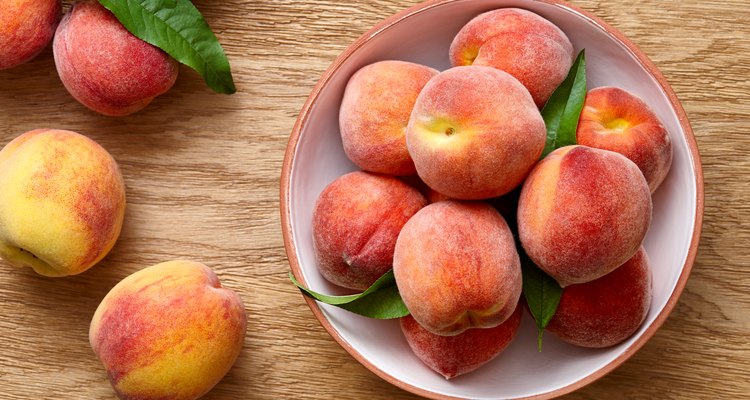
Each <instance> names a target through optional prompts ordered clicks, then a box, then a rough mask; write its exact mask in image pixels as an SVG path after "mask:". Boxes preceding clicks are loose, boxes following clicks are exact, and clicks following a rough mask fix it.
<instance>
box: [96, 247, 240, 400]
mask: <svg viewBox="0 0 750 400" xmlns="http://www.w3.org/2000/svg"><path fill="white" fill-rule="evenodd" d="M246 327H247V317H246V315H245V307H244V305H243V304H242V300H241V299H240V297H239V296H237V294H236V293H235V292H233V291H231V290H229V289H225V288H222V287H221V284H220V283H219V280H218V278H217V277H216V275H215V274H214V272H213V271H211V269H210V268H208V267H207V266H205V265H203V264H201V263H197V262H192V261H185V260H179V261H170V262H165V263H161V264H157V265H154V266H151V267H148V268H145V269H142V270H140V271H138V272H136V273H134V274H132V275H130V276H128V277H127V278H125V279H123V280H122V281H120V283H118V284H117V285H115V287H113V288H112V290H111V291H110V292H109V293H108V294H107V295H106V296H105V297H104V299H103V300H102V302H101V304H100V305H99V307H98V308H97V309H96V312H95V313H94V317H93V319H92V320H91V327H90V330H89V341H90V343H91V348H92V349H94V352H95V353H96V355H97V357H99V359H100V360H101V362H102V364H104V367H105V369H106V370H107V374H108V376H109V380H110V382H111V383H112V386H113V387H114V389H115V392H116V393H117V396H118V397H119V398H121V399H123V400H135V399H139V400H152V399H153V400H156V399H172V400H193V399H197V398H199V397H200V396H202V395H203V394H205V393H206V392H208V391H209V390H211V388H213V387H214V386H215V385H216V384H217V383H218V382H219V381H220V380H221V378H222V377H223V376H224V375H226V373H227V372H228V371H229V369H230V368H231V366H232V364H234V361H235V360H236V359H237V356H238V355H239V354H240V351H241V350H242V344H243V342H244V340H245V330H246Z"/></svg>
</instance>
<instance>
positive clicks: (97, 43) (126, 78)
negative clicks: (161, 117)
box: [52, 1, 178, 116]
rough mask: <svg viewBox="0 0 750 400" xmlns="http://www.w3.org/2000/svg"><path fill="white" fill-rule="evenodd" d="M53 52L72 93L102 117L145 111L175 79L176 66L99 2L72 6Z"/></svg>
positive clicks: (172, 60)
mask: <svg viewBox="0 0 750 400" xmlns="http://www.w3.org/2000/svg"><path fill="white" fill-rule="evenodd" d="M52 47H53V51H54V56H55V65H56V67H57V72H58V74H59V75H60V79H61V80H62V83H63V85H65V88H66V89H68V92H70V94H71V95H72V96H73V97H75V99H76V100H78V101H79V102H81V103H82V104H83V105H85V106H86V107H88V108H90V109H92V110H94V111H96V112H99V113H101V114H104V115H109V116H122V115H128V114H132V113H134V112H136V111H138V110H141V109H142V108H144V107H146V105H148V104H149V103H150V102H151V101H152V100H153V99H154V97H156V96H159V95H160V94H163V93H164V92H166V91H167V90H169V88H171V87H172V85H173V84H174V82H175V80H176V79H177V71H178V68H177V67H178V64H177V61H175V60H174V59H173V58H172V57H170V56H169V55H167V54H166V53H165V52H163V51H161V50H160V49H158V48H157V47H155V46H152V45H150V44H148V43H146V42H144V41H142V40H141V39H138V38H137V37H135V36H133V35H132V34H131V33H130V32H128V31H127V29H125V27H124V26H122V24H120V22H119V21H118V20H117V18H115V16H114V15H112V13H111V12H109V11H108V10H107V9H105V8H104V7H102V6H101V5H100V4H99V3H98V2H96V1H79V2H76V3H75V4H74V5H73V8H72V9H71V10H70V12H68V14H67V15H65V17H64V18H63V20H62V22H60V26H58V28H57V32H56V33H55V40H54V43H53V46H52Z"/></svg>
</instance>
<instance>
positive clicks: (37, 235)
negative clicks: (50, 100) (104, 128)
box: [0, 129, 125, 276]
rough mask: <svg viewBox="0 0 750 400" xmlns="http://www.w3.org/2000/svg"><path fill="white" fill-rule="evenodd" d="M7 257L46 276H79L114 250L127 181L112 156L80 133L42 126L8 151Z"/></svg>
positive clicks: (1, 174)
mask: <svg viewBox="0 0 750 400" xmlns="http://www.w3.org/2000/svg"><path fill="white" fill-rule="evenodd" d="M0 187H1V188H2V190H0V257H2V258H3V259H5V260H7V261H8V262H9V263H11V264H13V265H16V266H19V267H23V266H29V267H31V268H33V269H34V270H35V271H36V272H37V273H39V274H41V275H45V276H66V275H75V274H79V273H81V272H83V271H85V270H87V269H88V268H90V267H92V266H93V265H94V264H96V263H97V262H99V261H100V260H101V259H102V258H104V256H105V255H107V253H108V252H109V251H110V250H111V249H112V246H114V244H115V242H116V241H117V238H118V236H119V235H120V230H121V228H122V222H123V218H124V216H125V184H124V182H123V179H122V175H121V174H120V169H119V168H118V166H117V163H116V162H115V160H114V159H113V158H112V156H111V155H110V154H109V153H108V152H107V151H106V150H104V148H102V147H101V146H100V145H99V144H97V143H96V142H94V141H93V140H91V139H89V138H87V137H85V136H83V135H80V134H78V133H75V132H71V131H65V130H54V129H37V130H33V131H30V132H27V133H24V134H23V135H21V136H19V137H17V138H16V139H15V140H13V141H11V142H10V143H8V144H7V145H6V146H5V147H4V148H3V149H2V151H0Z"/></svg>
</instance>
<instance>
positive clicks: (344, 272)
mask: <svg viewBox="0 0 750 400" xmlns="http://www.w3.org/2000/svg"><path fill="white" fill-rule="evenodd" d="M425 204H426V200H425V199H424V197H423V196H422V195H421V194H420V193H419V191H417V190H416V189H414V188H413V187H411V186H409V185H407V184H406V183H404V182H402V181H401V180H399V179H398V178H395V177H391V176H387V175H377V174H372V173H369V172H364V171H357V172H351V173H349V174H346V175H344V176H341V177H339V178H338V179H336V180H335V181H333V182H332V183H331V184H329V185H328V186H327V187H326V188H325V189H324V190H323V192H322V193H321V194H320V196H319V197H318V201H317V202H316V204H315V209H314V211H313V222H312V230H313V246H314V249H315V258H316V260H317V264H318V270H319V271H320V273H321V275H323V277H324V278H326V279H327V280H328V281H330V282H332V283H335V284H336V285H339V286H343V287H345V288H350V289H357V290H364V289H367V288H368V287H369V286H370V285H372V284H373V283H374V282H375V281H376V280H377V279H378V278H380V276H382V275H383V274H384V273H386V272H388V270H390V269H391V265H392V264H393V249H394V247H395V246H396V238H397V237H398V234H399V232H400V231H401V228H402V227H403V226H404V224H405V223H406V221H407V220H409V218H410V217H411V216H412V215H414V214H415V213H416V212H417V211H419V210H420V209H421V208H422V207H424V206H425Z"/></svg>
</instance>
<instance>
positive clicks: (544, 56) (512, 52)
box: [450, 8, 575, 108]
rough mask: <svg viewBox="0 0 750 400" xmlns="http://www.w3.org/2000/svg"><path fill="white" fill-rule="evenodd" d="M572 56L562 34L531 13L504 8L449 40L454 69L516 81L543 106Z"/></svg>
mask: <svg viewBox="0 0 750 400" xmlns="http://www.w3.org/2000/svg"><path fill="white" fill-rule="evenodd" d="M574 58H575V54H574V52H573V45H572V44H571V43H570V40H569V39H568V37H567V36H566V35H565V33H564V32H563V31H562V30H560V28H558V27H557V26H555V25H554V24H553V23H551V22H550V21H548V20H546V19H544V18H542V17H541V16H539V15H537V14H534V13H533V12H531V11H527V10H523V9H519V8H502V9H498V10H493V11H488V12H486V13H483V14H480V15H478V16H477V17H475V18H474V19H472V20H471V21H469V23H467V24H466V25H465V26H464V27H463V28H461V30H460V31H459V32H458V34H457V35H456V37H455V38H454V39H453V42H452V43H451V47H450V59H451V63H452V64H453V65H454V66H459V65H484V66H490V67H494V68H498V69H501V70H503V71H505V72H507V73H509V74H511V75H513V76H514V77H516V78H517V79H518V80H519V81H521V83H522V84H523V85H524V86H526V88H527V89H528V90H529V92H530V93H531V97H533V98H534V103H535V104H536V105H537V107H539V108H541V107H543V106H544V104H545V103H546V102H547V99H549V97H550V95H552V92H554V90H555V89H556V88H557V86H558V85H560V83H561V82H562V81H563V80H564V79H565V77H566V76H567V75H568V70H570V67H571V65H573V59H574Z"/></svg>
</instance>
